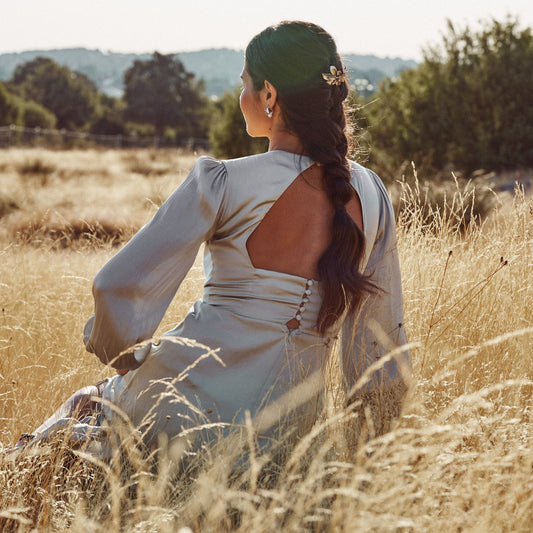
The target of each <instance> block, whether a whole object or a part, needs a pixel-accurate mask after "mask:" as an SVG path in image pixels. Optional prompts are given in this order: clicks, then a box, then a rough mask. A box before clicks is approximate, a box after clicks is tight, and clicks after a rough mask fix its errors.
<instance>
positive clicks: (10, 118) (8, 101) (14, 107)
mask: <svg viewBox="0 0 533 533" xmlns="http://www.w3.org/2000/svg"><path fill="white" fill-rule="evenodd" d="M18 115H19V104H18V102H17V101H16V99H15V97H14V95H13V94H11V93H10V92H9V91H8V90H7V88H6V86H5V85H4V84H3V83H2V82H0V126H9V125H10V124H16V123H17V122H18Z"/></svg>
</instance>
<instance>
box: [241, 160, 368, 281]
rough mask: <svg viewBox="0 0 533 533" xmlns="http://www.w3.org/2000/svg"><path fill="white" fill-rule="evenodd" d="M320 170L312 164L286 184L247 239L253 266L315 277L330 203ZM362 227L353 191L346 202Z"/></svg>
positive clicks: (326, 241)
mask: <svg viewBox="0 0 533 533" xmlns="http://www.w3.org/2000/svg"><path fill="white" fill-rule="evenodd" d="M322 176H323V169H322V168H320V167H318V166H316V165H312V166H311V167H309V168H308V169H306V170H305V171H304V172H302V173H301V174H300V175H299V176H298V177H297V178H296V179H295V180H294V181H293V182H292V183H291V185H289V187H287V189H286V190H285V191H284V192H283V194H282V195H281V196H280V197H279V198H278V199H277V201H276V202H275V203H274V205H272V207H271V208H270V210H269V211H268V212H267V214H266V215H265V216H264V218H263V220H262V221H261V222H260V223H259V225H258V226H257V227H256V228H255V230H254V231H253V233H252V234H251V235H250V237H249V238H248V241H247V242H246V248H247V251H248V255H249V257H250V260H251V262H252V264H253V265H254V267H255V268H261V269H265V270H274V271H277V272H285V273H287V274H293V275H296V276H301V277H303V278H308V279H318V270H317V265H318V260H319V259H320V257H321V256H322V254H323V253H324V252H325V250H326V249H327V248H328V246H329V244H330V241H331V226H332V220H333V214H334V211H333V206H332V205H331V201H330V199H329V197H328V194H327V192H326V191H325V189H324V186H323V180H322ZM346 210H347V211H348V214H349V215H350V216H351V218H352V219H353V220H354V222H355V223H356V224H357V225H358V226H359V228H360V229H361V230H362V229H363V217H362V212H361V203H360V201H359V197H358V196H357V193H356V192H355V190H354V191H353V195H352V198H351V199H350V201H349V202H348V203H347V204H346Z"/></svg>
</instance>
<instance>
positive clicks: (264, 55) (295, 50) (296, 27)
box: [245, 21, 374, 333]
mask: <svg viewBox="0 0 533 533" xmlns="http://www.w3.org/2000/svg"><path fill="white" fill-rule="evenodd" d="M245 59H246V62H245V66H246V70H247V72H248V74H249V75H250V77H251V79H252V82H253V85H254V88H255V89H256V90H260V89H262V88H263V87H264V83H265V81H268V82H270V83H271V84H272V85H273V86H274V87H275V88H276V89H277V93H278V96H277V100H278V103H279V106H280V110H281V116H282V118H283V122H284V124H285V126H286V127H287V129H288V130H289V131H291V132H292V133H294V134H295V135H296V136H297V137H298V138H299V139H300V141H301V143H302V145H303V148H304V151H305V154H306V155H308V156H309V157H310V158H311V159H312V160H313V161H315V162H317V163H320V164H321V165H322V166H323V168H324V183H325V187H326V190H327V192H328V194H329V197H330V199H331V203H332V204H333V207H334V209H335V214H334V216H333V232H332V240H331V243H330V245H329V247H328V248H327V250H326V251H325V252H324V253H323V255H322V256H321V257H320V259H319V262H318V274H319V278H320V285H321V288H322V306H321V308H320V311H319V314H318V323H317V329H318V331H319V332H320V333H325V332H326V331H327V330H328V329H329V328H330V327H331V326H332V325H333V324H334V323H335V322H336V321H337V319H338V318H339V317H340V316H341V315H342V314H343V312H344V311H345V310H346V309H348V310H349V311H350V312H354V311H355V310H356V308H357V307H358V306H359V304H360V302H361V300H362V298H363V296H364V295H365V293H366V292H368V291H371V290H373V288H374V286H373V285H372V283H371V282H370V281H369V280H368V278H367V277H366V276H364V275H362V274H361V273H360V272H359V267H360V264H361V259H362V257H363V253H364V249H365V237H364V234H363V232H362V231H361V230H360V229H359V227H358V226H357V225H356V224H355V222H354V221H353V220H352V218H351V217H350V216H349V214H348V213H347V211H346V203H347V202H348V201H349V200H350V199H351V198H352V196H353V194H354V193H353V190H352V187H351V185H350V170H349V163H348V160H347V158H346V155H347V152H348V139H347V136H346V132H345V129H346V115H345V110H344V100H345V99H346V97H347V96H348V84H347V82H343V83H341V84H340V85H329V84H328V83H327V82H326V81H325V80H324V79H323V77H322V74H323V73H329V72H330V67H331V66H334V67H336V68H337V69H339V70H340V69H342V68H343V66H342V63H341V59H340V57H339V54H338V53H337V47H336V45H335V41H334V40H333V38H332V37H331V35H329V33H327V32H326V31H325V30H324V29H323V28H321V27H320V26H317V25H316V24H311V23H308V22H300V21H290V22H281V23H280V24H277V25H275V26H270V27H268V28H266V29H265V30H263V31H262V32H261V33H259V34H258V35H256V36H255V37H254V38H253V39H252V40H251V41H250V44H249V45H248V47H247V49H246V58H245Z"/></svg>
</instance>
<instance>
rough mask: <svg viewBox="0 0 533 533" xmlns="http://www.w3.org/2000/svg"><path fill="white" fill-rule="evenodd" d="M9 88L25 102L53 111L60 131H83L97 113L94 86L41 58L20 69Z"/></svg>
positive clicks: (85, 77) (73, 73) (50, 60)
mask: <svg viewBox="0 0 533 533" xmlns="http://www.w3.org/2000/svg"><path fill="white" fill-rule="evenodd" d="M9 85H10V87H12V88H13V89H14V90H16V91H17V93H18V94H19V95H20V96H21V97H23V98H24V99H26V100H35V101H36V102H38V103H40V104H41V105H43V106H44V107H46V108H47V109H49V110H50V111H52V113H54V115H55V116H56V117H57V126H58V127H59V128H67V129H77V128H80V127H82V126H83V125H85V124H86V123H87V122H88V121H89V120H90V119H91V117H92V116H93V114H94V111H95V106H96V101H97V89H96V86H95V85H94V83H93V82H92V81H91V80H90V79H89V78H88V77H87V76H85V75H84V74H80V73H78V72H73V71H71V70H70V69H69V68H67V67H62V66H60V65H58V64H57V63H56V62H55V61H53V60H52V59H49V58H45V57H37V58H35V59H33V60H32V61H29V62H27V63H24V64H23V65H19V66H18V67H17V68H16V69H15V72H14V74H13V78H12V79H11V80H10V83H9Z"/></svg>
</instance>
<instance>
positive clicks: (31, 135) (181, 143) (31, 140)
mask: <svg viewBox="0 0 533 533" xmlns="http://www.w3.org/2000/svg"><path fill="white" fill-rule="evenodd" d="M11 146H42V147H47V148H74V147H86V146H107V147H110V148H149V147H153V148H166V147H177V148H186V149H188V150H208V149H209V141H208V140H207V139H201V138H196V137H187V138H181V139H177V140H171V139H168V138H166V137H159V136H140V135H102V134H96V133H86V132H79V131H68V130H64V129H62V130H56V129H47V128H26V127H24V126H16V125H14V124H12V125H10V126H0V148H9V147H11Z"/></svg>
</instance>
